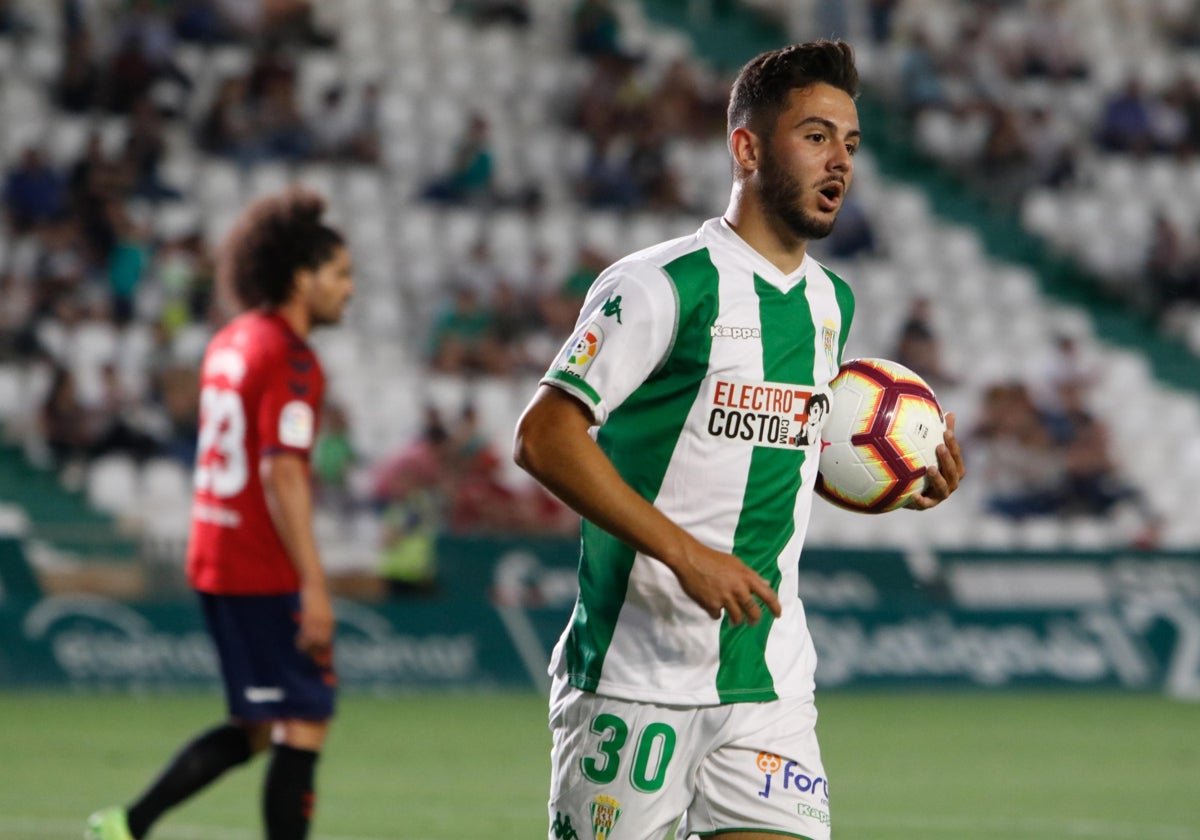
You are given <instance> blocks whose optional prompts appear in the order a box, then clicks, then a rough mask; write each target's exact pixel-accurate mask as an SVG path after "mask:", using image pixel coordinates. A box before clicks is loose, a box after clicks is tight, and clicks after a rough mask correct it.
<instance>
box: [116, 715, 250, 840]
mask: <svg viewBox="0 0 1200 840" xmlns="http://www.w3.org/2000/svg"><path fill="white" fill-rule="evenodd" d="M251 752H252V751H251V749H250V739H249V737H248V736H247V735H246V732H245V730H243V729H241V728H239V727H237V726H232V725H230V724H225V725H223V726H218V727H216V728H214V729H210V730H209V731H207V732H205V733H204V734H202V735H200V736H199V737H197V738H196V739H195V740H193V741H192V742H191V743H190V744H188V745H187V746H185V747H184V748H183V749H181V750H180V751H179V753H178V754H177V755H176V756H175V758H173V759H172V760H171V763H170V764H168V765H167V767H166V769H165V770H163V771H162V773H161V774H159V777H158V778H157V779H155V780H154V783H153V784H151V785H150V787H149V788H147V790H146V792H145V793H143V794H142V796H141V798H140V799H138V801H137V802H135V803H133V805H131V806H129V810H128V814H127V816H128V820H129V833H130V834H132V835H133V836H134V837H135V838H140V837H142V835H144V834H145V833H146V832H147V831H148V830H149V829H150V826H151V825H153V823H154V821H155V820H157V819H158V818H159V817H161V816H162V815H163V813H164V812H166V811H167V810H168V809H169V808H173V807H175V806H176V805H178V804H179V803H180V802H182V801H183V800H185V799H187V798H188V797H189V796H191V795H192V794H194V793H196V791H198V790H200V789H201V788H203V787H204V786H205V785H207V784H208V783H209V782H211V781H213V780H214V779H216V778H217V777H218V776H220V775H221V774H222V773H224V772H225V771H226V770H228V769H229V768H230V767H235V766H237V765H238V764H242V763H244V762H246V761H248V760H249V759H250V756H251Z"/></svg>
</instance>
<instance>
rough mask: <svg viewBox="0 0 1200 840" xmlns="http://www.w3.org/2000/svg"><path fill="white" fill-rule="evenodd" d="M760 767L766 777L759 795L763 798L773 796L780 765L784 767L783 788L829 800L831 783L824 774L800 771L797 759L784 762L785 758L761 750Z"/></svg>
mask: <svg viewBox="0 0 1200 840" xmlns="http://www.w3.org/2000/svg"><path fill="white" fill-rule="evenodd" d="M757 763H758V769H759V770H760V771H762V774H763V775H764V776H765V777H766V781H765V782H764V784H763V789H762V790H760V791H759V792H758V795H759V796H761V797H762V798H763V799H770V798H771V780H772V778H773V777H774V776H775V775H776V774H777V773H779V770H780V767H782V768H783V782H782V789H783V790H794V791H796V792H797V793H805V794H809V795H811V796H816V797H818V798H819V799H820V800H821V802H823V803H824V802H828V801H829V783H828V782H826V781H825V777H824V776H817V777H816V778H813V777H811V776H807V775H805V774H804V773H801V772H799V770H797V769H796V768H798V767H799V766H800V765H799V764H797V763H796V762H795V761H789V762H786V763H784V761H783V759H781V758H780V757H779V756H777V755H776V754H775V753H769V752H760V753H759V754H758V759H757Z"/></svg>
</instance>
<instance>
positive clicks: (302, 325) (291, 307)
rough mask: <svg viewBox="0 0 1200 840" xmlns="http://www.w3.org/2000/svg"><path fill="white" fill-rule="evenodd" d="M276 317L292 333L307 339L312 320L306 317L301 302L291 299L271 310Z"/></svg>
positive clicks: (306, 314) (305, 311)
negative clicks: (281, 320)
mask: <svg viewBox="0 0 1200 840" xmlns="http://www.w3.org/2000/svg"><path fill="white" fill-rule="evenodd" d="M271 311H272V312H274V313H275V314H276V315H278V316H279V317H280V318H282V319H283V320H284V323H286V324H287V325H288V326H289V327H291V328H292V332H294V333H295V334H296V335H298V336H299V337H300V338H302V339H307V338H308V333H309V330H311V329H312V319H311V318H310V317H309V315H308V309H306V308H305V306H304V303H303V301H300V300H296V299H292V300H290V301H288V302H286V303H284V304H281V305H280V306H277V307H275V308H274V309H273V310H271Z"/></svg>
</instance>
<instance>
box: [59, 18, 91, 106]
mask: <svg viewBox="0 0 1200 840" xmlns="http://www.w3.org/2000/svg"><path fill="white" fill-rule="evenodd" d="M100 74H101V67H100V63H99V62H98V61H97V60H96V57H95V55H94V54H93V46H92V36H91V33H89V32H88V31H87V30H86V29H81V30H79V31H78V32H76V33H74V34H73V35H71V36H69V38H68V40H67V43H66V47H65V49H64V50H63V59H62V64H61V66H60V67H59V71H58V78H57V79H55V82H54V103H55V104H56V105H57V106H58V107H60V108H62V109H63V110H64V111H67V112H68V113H72V114H88V113H90V112H91V111H93V110H94V109H95V108H97V107H99V106H100V104H101V97H102V93H103V91H102V89H101V75H100Z"/></svg>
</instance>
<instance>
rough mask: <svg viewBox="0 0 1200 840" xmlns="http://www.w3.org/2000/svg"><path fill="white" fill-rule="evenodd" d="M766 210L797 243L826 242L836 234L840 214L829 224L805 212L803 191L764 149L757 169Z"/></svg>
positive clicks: (771, 153) (767, 150) (765, 148)
mask: <svg viewBox="0 0 1200 840" xmlns="http://www.w3.org/2000/svg"><path fill="white" fill-rule="evenodd" d="M758 176H759V183H760V184H761V187H760V188H759V189H760V195H761V198H762V204H763V208H764V209H765V210H766V212H767V216H768V217H770V218H774V219H778V220H779V222H781V223H782V224H783V226H784V228H786V229H787V231H788V232H789V233H791V234H792V235H793V236H795V237H796V238H797V239H803V240H806V241H807V240H809V239H824V238H825V237H826V236H828V235H829V234H830V232H831V231H832V230H833V223H834V222H835V221H836V220H837V214H836V213H835V214H834V215H833V218H831V219H829V220H828V221H826V220H824V219H820V218H817V217H816V216H814V215H812V214H811V213H809V212H807V211H806V210H804V207H803V200H804V188H803V187H802V186H801V185H800V182H799V181H798V180H797V179H796V178H795V176H793V175H792V174H791V173H790V172H788V171H787V170H786V169H785V168H784V167H783V166H780V165H779V162H778V160H776V158H775V155H774V153H773V152H771V150H770V147H767V146H764V148H763V153H762V163H761V164H760V165H759V169H758Z"/></svg>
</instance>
